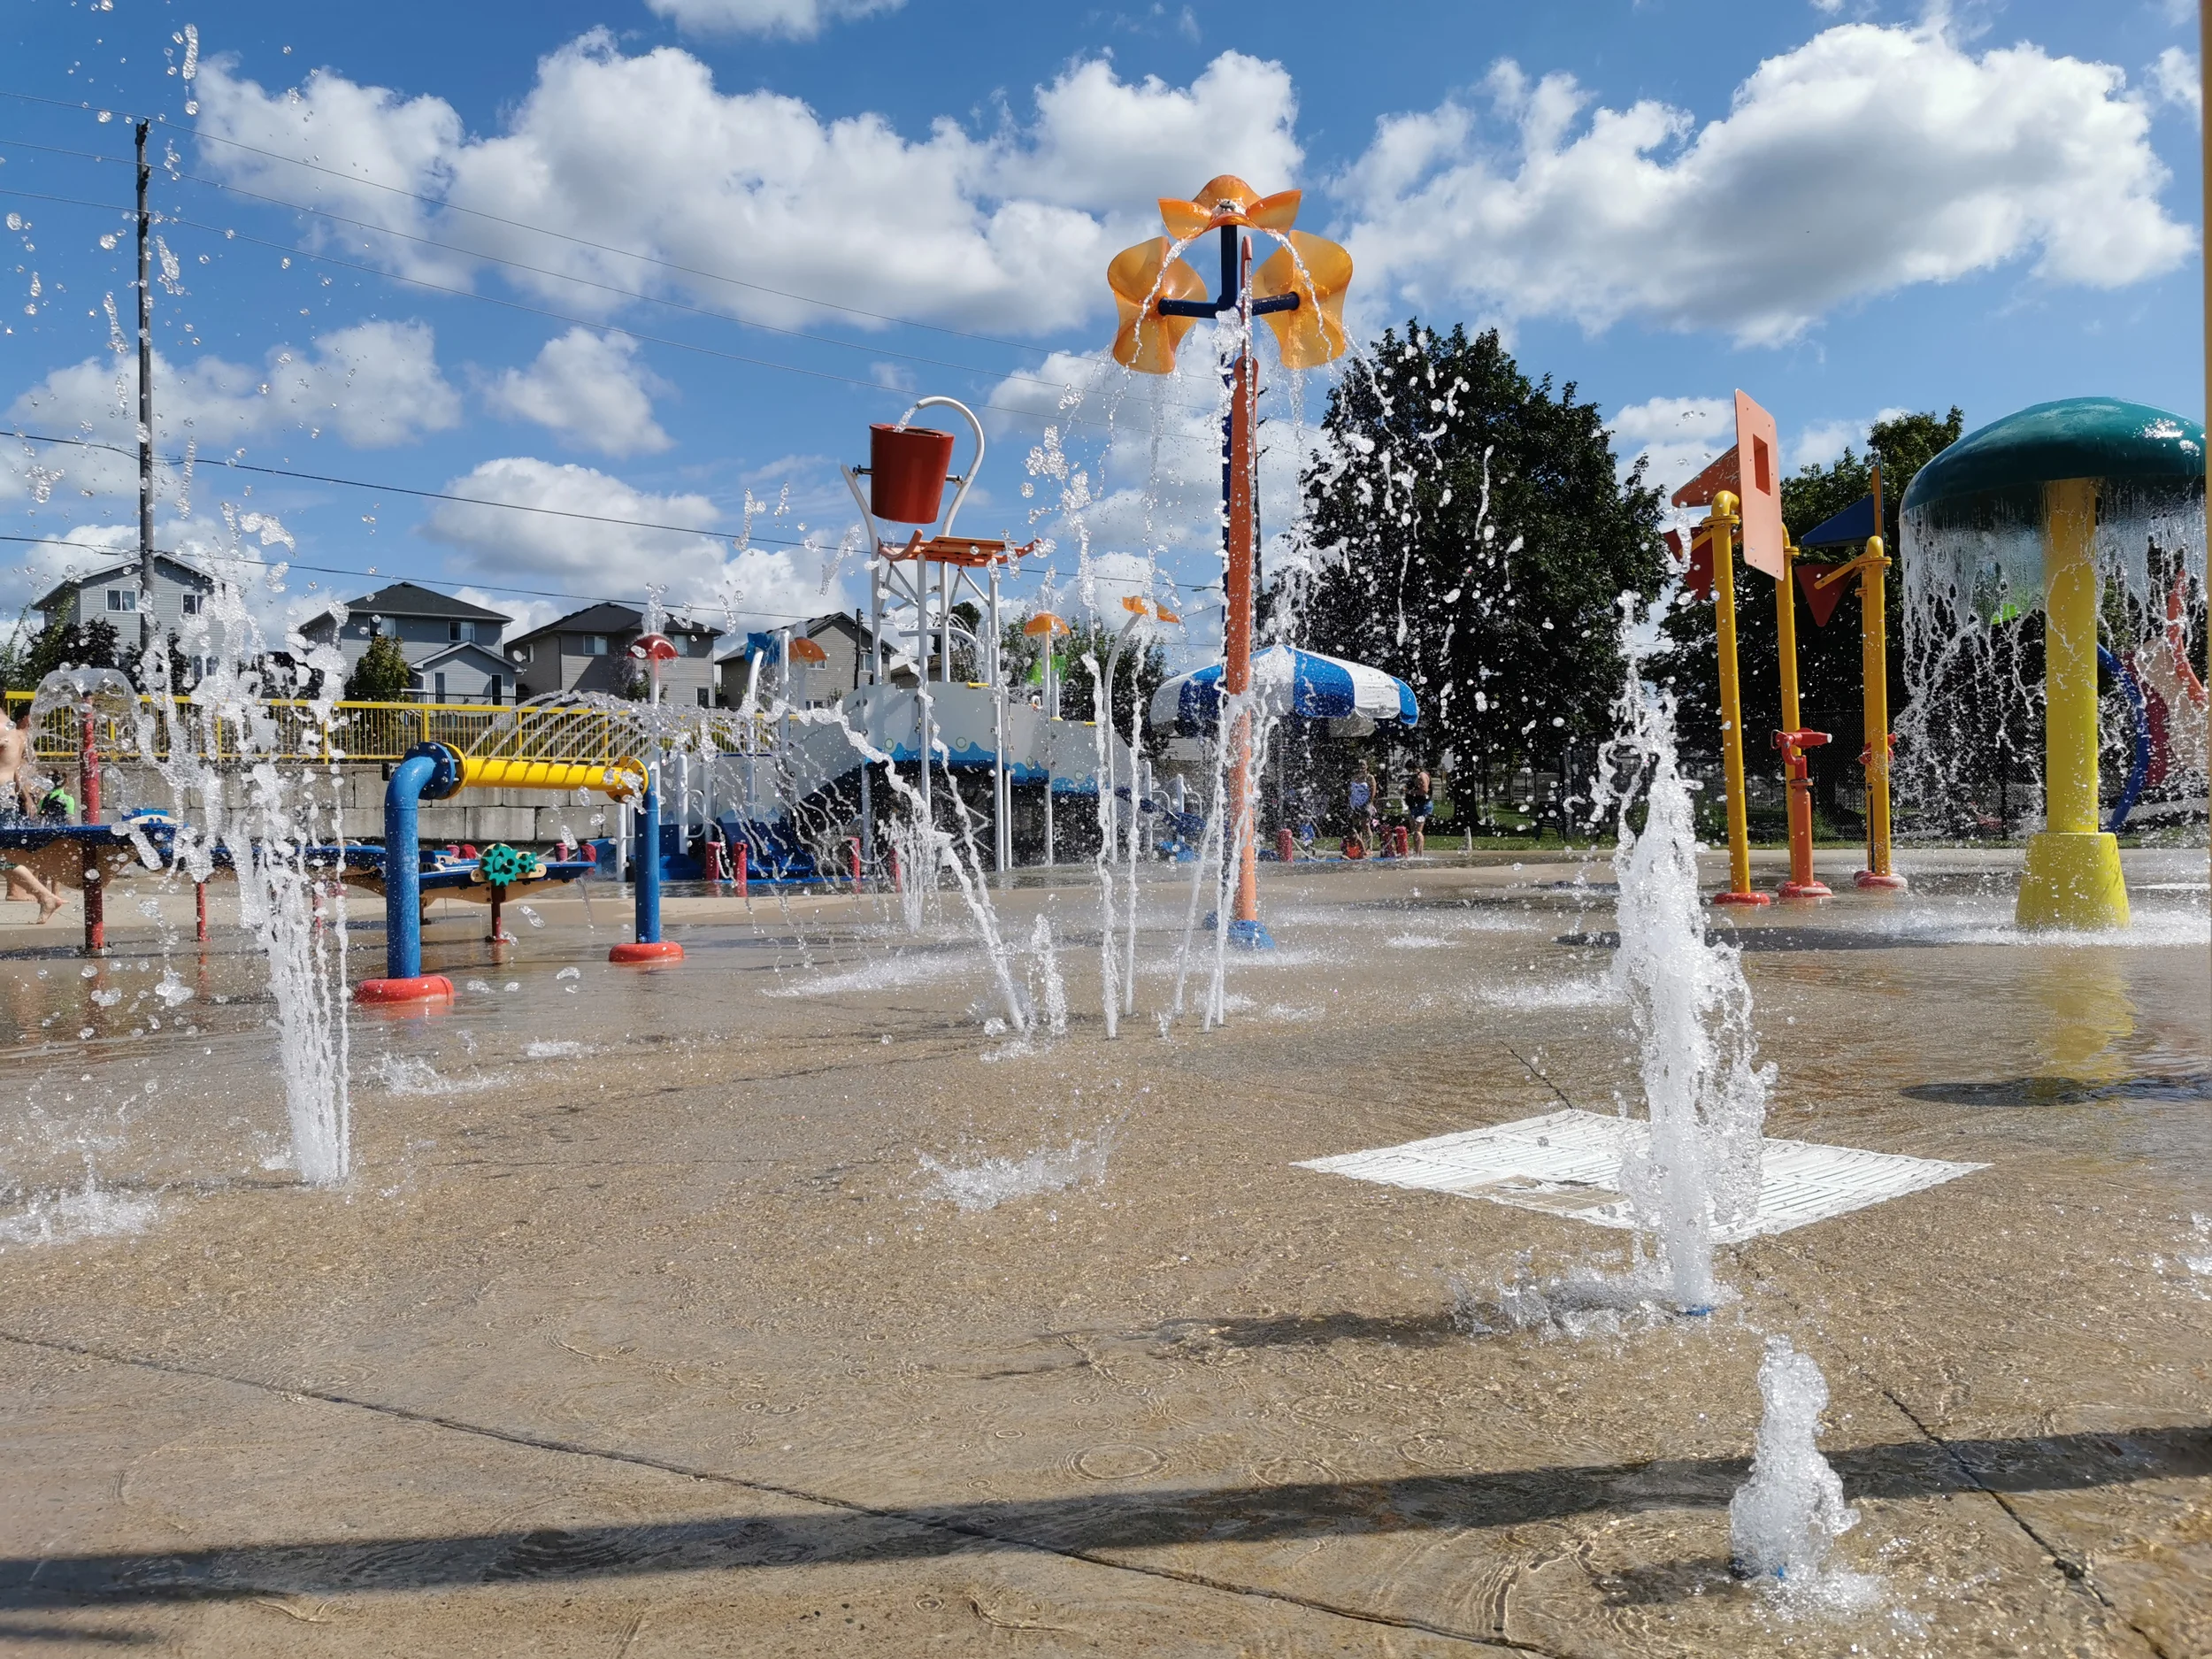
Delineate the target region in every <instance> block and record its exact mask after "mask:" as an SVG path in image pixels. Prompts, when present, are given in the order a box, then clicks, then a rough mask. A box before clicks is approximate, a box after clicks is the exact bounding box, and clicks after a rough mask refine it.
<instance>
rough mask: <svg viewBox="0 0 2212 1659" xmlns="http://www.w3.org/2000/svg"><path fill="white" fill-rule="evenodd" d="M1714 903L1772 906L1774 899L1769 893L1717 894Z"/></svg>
mask: <svg viewBox="0 0 2212 1659" xmlns="http://www.w3.org/2000/svg"><path fill="white" fill-rule="evenodd" d="M1713 902H1714V903H1716V904H1771V903H1773V902H1774V897H1773V895H1771V894H1768V893H1716V894H1715V895H1713Z"/></svg>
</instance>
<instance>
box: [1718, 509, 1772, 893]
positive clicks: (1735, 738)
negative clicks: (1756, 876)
mask: <svg viewBox="0 0 2212 1659" xmlns="http://www.w3.org/2000/svg"><path fill="white" fill-rule="evenodd" d="M1737 523H1738V518H1737V515H1736V495H1735V492H1734V491H1732V490H1726V489H1724V490H1722V491H1721V492H1720V493H1719V494H1718V495H1715V496H1714V497H1713V510H1712V512H1711V513H1710V515H1709V516H1708V518H1706V520H1705V527H1706V530H1707V531H1708V533H1709V534H1710V535H1711V537H1712V541H1713V599H1714V613H1715V617H1716V619H1717V628H1716V632H1717V633H1718V634H1719V635H1720V730H1721V752H1722V754H1723V756H1724V757H1725V759H1726V763H1727V768H1728V890H1727V891H1726V892H1724V893H1718V894H1716V895H1714V896H1713V902H1714V903H1716V904H1766V903H1770V902H1771V901H1770V899H1769V898H1768V896H1767V895H1765V894H1763V893H1758V892H1755V891H1753V889H1752V886H1751V821H1750V818H1749V815H1748V814H1747V812H1746V811H1745V810H1744V795H1743V788H1744V783H1743V697H1742V695H1741V689H1740V687H1739V685H1738V683H1737V676H1736V571H1735V565H1736V525H1737Z"/></svg>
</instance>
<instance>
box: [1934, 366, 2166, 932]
mask: <svg viewBox="0 0 2212 1659" xmlns="http://www.w3.org/2000/svg"><path fill="white" fill-rule="evenodd" d="M2204 480H2205V452H2204V428H2203V427H2202V426H2200V425H2199V424H2198V423H2197V422H2195V421H2193V420H2186V419H2183V418H2182V417H2181V416H2179V415H2173V414H2169V413H2167V412H2166V411H2164V410H2161V409H2152V408H2148V407H2147V406H2146V405H2144V404H2141V403H2122V402H2121V401H2119V400H2118V399H2116V398H2109V397H2070V398H2065V399H2062V400H2061V401H2059V402H2057V403H2038V404H2036V405H2035V406H2034V407H2033V408H2032V409H2024V410H2022V411H2020V412H2019V413H2018V414H2016V415H2008V416H2007V417H2006V418H2005V419H2002V420H2000V421H1997V422H1995V423H1994V424H1993V425H1990V426H1984V427H1982V428H1981V429H1980V430H1979V431H1978V432H1973V433H1970V434H1967V435H1966V436H1965V437H1963V438H1962V439H1960V440H1959V441H1958V442H1956V443H1955V444H1953V445H1951V446H1950V448H1948V449H1945V450H1944V451H1943V452H1942V453H1941V454H1940V455H1939V456H1937V457H1935V459H1934V460H1932V461H1931V462H1929V463H1928V465H1926V466H1924V467H1923V468H1922V469H1921V470H1920V472H1919V473H1918V475H1917V476H1916V477H1915V478H1914V480H1913V481H1912V487H1911V488H1909V489H1908V490H1907V491H1906V492H1905V499H1904V502H1903V503H1902V510H1901V511H1902V516H1903V521H1904V522H1903V528H1904V569H1903V577H1904V588H1905V596H1906V627H1907V648H1908V656H1909V659H1910V660H1916V661H1917V662H1918V663H1919V664H1922V665H1923V668H1925V667H1926V665H1927V664H1931V663H1940V662H1942V661H1944V660H1945V659H1947V658H1948V657H1951V656H1952V655H1953V654H1954V652H1955V646H1954V645H1952V644H1951V643H1949V641H1959V640H1965V639H1968V638H1970V637H1972V636H1973V635H1975V634H1978V633H1982V632H1985V628H1986V625H1988V624H1990V623H1992V622H1994V621H1998V620H2002V619H2006V618H2011V617H2014V616H2017V615H2019V614H2020V613H2022V612H2024V611H2029V610H2031V609H2032V608H2033V607H2034V606H2036V605H2037V604H2040V605H2041V606H2042V609H2043V616H2044V633H2043V644H2044V671H2043V704H2044V723H2043V758H2044V765H2043V780H2044V821H2045V827H2044V829H2043V831H2042V832H2041V833H2039V834H2037V835H2036V836H2035V837H2034V838H2033V839H2032V841H2030V842H2029V844H2028V857H2027V865H2026V868H2025V870H2024V872H2023V873H2022V876H2021V881H2020V897H2019V902H2018V907H2017V910H2016V912H2015V914H2016V919H2017V921H2018V922H2019V925H2020V926H2023V927H2056V928H2079V929H2091V928H2113V927H2124V926H2127V922H2128V896H2127V887H2126V884H2125V883H2124V881H2123V879H2122V878H2121V874H2120V850H2119V842H2118V841H2117V840H2116V839H2115V838H2114V837H2113V836H2112V835H2110V834H2108V833H2102V832H2101V830H2100V828H2099V825H2098V816H2097V815H2098V787H2097V741H2098V726H2097V644H2098V641H2097V630H2098V622H2099V618H2100V616H2101V611H2102V608H2103V607H2102V601H2103V598H2104V587H2103V585H2104V583H2105V581H2106V580H2108V579H2110V580H2115V581H2117V582H2119V583H2121V584H2123V585H2124V588H2125V589H2126V591H2127V593H2128V595H2130V597H2131V598H2132V599H2133V600H2134V601H2136V602H2137V603H2139V604H2140V605H2142V606H2144V607H2146V608H2147V606H2148V605H2149V604H2150V603H2152V602H2153V600H2154V599H2157V600H2159V601H2162V599H2163V595H2162V593H2160V592H2159V591H2158V588H2159V585H2160V584H2162V582H2165V581H2169V580H2173V579H2174V577H2175V576H2176V575H2177V574H2178V573H2180V572H2186V574H2187V575H2188V576H2189V577H2191V578H2193V580H2194V581H2195V582H2196V583H2197V587H2198V591H2199V592H2200V593H2201V592H2202V585H2203V582H2204V570H2205V565H2204V549H2205V529H2204ZM1916 635H1917V639H1916ZM1923 678H1927V676H1925V675H1924V676H1923ZM1931 690H1932V686H1930V685H1928V684H1923V685H1922V686H1920V687H1916V695H1928V694H1929V693H1930V692H1931Z"/></svg>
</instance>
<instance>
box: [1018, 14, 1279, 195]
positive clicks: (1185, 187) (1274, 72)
mask: <svg viewBox="0 0 2212 1659" xmlns="http://www.w3.org/2000/svg"><path fill="white" fill-rule="evenodd" d="M1297 115H1298V95H1297V91H1296V89H1295V88H1294V87H1293V86H1292V84H1291V80H1290V72H1289V71H1288V70H1286V69H1285V68H1284V67H1283V66H1282V65H1280V64H1278V63H1271V62H1267V61H1264V60H1263V59H1260V58H1248V57H1246V56H1245V55H1244V54H1243V53H1241V52H1224V53H1222V54H1221V55H1220V56H1219V57H1218V58H1215V59H1214V60H1213V62H1212V63H1210V64H1209V65H1206V68H1205V72H1204V73H1202V74H1201V75H1200V76H1199V77H1198V79H1197V80H1195V81H1192V82H1191V84H1190V85H1189V87H1187V88H1181V87H1171V86H1169V85H1168V84H1167V83H1166V82H1165V81H1162V80H1160V78H1159V77H1158V76H1156V75H1147V76H1146V77H1145V78H1144V79H1143V80H1142V81H1123V80H1121V79H1120V78H1119V77H1118V76H1117V75H1116V74H1115V73H1114V70H1113V65H1110V64H1109V63H1106V62H1104V61H1102V60H1101V59H1097V58H1094V59H1092V60H1091V61H1090V62H1088V63H1085V64H1078V65H1075V66H1074V67H1073V68H1071V69H1070V70H1068V71H1067V72H1066V73H1064V74H1063V75H1061V77H1060V78H1059V79H1058V80H1057V81H1054V82H1053V83H1052V84H1051V85H1050V86H1048V87H1043V88H1039V89H1038V92H1037V116H1038V119H1037V124H1036V127H1035V128H1034V131H1033V142H1030V143H1029V144H1026V145H1010V146H1007V147H1005V148H1004V149H1003V150H1002V151H1001V152H1000V165H999V168H998V173H997V178H996V180H995V184H996V187H997V188H999V189H1000V190H1002V191H1003V192H1005V193H1007V194H1009V195H1020V196H1033V197H1036V198H1038V199H1040V200H1048V201H1053V202H1057V203H1060V204H1064V205H1066V206H1071V207H1084V208H1091V209H1094V210H1097V211H1103V212H1108V213H1112V212H1121V213H1128V212H1132V211H1137V212H1146V213H1148V211H1149V210H1150V209H1151V207H1152V203H1153V200H1154V198H1156V197H1159V196H1189V195H1190V194H1191V193H1192V192H1193V191H1194V190H1195V189H1197V188H1198V187H1199V186H1200V185H1202V184H1203V183H1205V182H1206V181H1207V180H1209V179H1211V178H1213V177H1214V176H1215V175H1217V174H1218V173H1236V174H1238V175H1239V176H1240V177H1242V178H1244V179H1245V180H1247V181H1248V183H1250V184H1251V185H1252V186H1253V188H1256V189H1257V190H1259V191H1260V192H1261V193H1262V194H1263V195H1264V194H1265V193H1267V192H1269V191H1271V190H1280V189H1286V188H1289V187H1290V186H1291V185H1292V184H1293V183H1294V182H1295V181H1296V180H1297V176H1298V169H1299V166H1300V164H1301V163H1302V161H1303V160H1304V158H1305V155H1304V151H1302V150H1301V149H1300V148H1299V145H1298V140H1297V138H1296V136H1295V135H1294V127H1295V126H1296V123H1297ZM1154 234H1157V232H1156V230H1155V233H1154Z"/></svg>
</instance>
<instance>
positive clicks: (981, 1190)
mask: <svg viewBox="0 0 2212 1659" xmlns="http://www.w3.org/2000/svg"><path fill="white" fill-rule="evenodd" d="M1112 1150H1113V1137H1112V1136H1111V1135H1110V1134H1102V1135H1100V1136H1099V1137H1098V1138H1097V1139H1096V1140H1094V1141H1069V1142H1068V1144H1067V1145H1066V1146H1064V1147H1043V1148H1039V1149H1038V1150H1036V1151H1034V1152H1030V1153H1025V1154H1024V1155H1023V1156H1021V1157H1018V1158H1006V1157H984V1158H979V1159H977V1160H975V1161H974V1162H972V1163H968V1164H945V1163H941V1162H940V1161H939V1160H937V1159H936V1158H933V1157H931V1156H929V1154H927V1153H926V1152H925V1153H923V1154H922V1155H921V1160H920V1161H921V1167H922V1170H923V1171H924V1173H926V1174H927V1175H928V1176H929V1177H930V1178H931V1187H930V1194H929V1195H930V1196H931V1197H933V1198H938V1199H942V1200H947V1201H949V1202H952V1203H954V1204H956V1205H958V1206H959V1207H960V1209H961V1210H964V1211H966V1212H967V1213H969V1214H971V1215H974V1214H977V1213H979V1212H980V1211H983V1210H995V1209H997V1208H998V1207H999V1206H1000V1205H1001V1204H1003V1203H1005V1202H1009V1201H1010V1200H1011V1199H1016V1198H1034V1197H1037V1196H1039V1195H1040V1194H1045V1193H1060V1192H1065V1191H1066V1190H1067V1189H1068V1188H1070V1187H1094V1186H1096V1185H1097V1184H1098V1183H1099V1182H1101V1181H1102V1180H1104V1179H1106V1164H1107V1160H1108V1158H1109V1157H1110V1156H1111V1154H1112Z"/></svg>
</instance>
